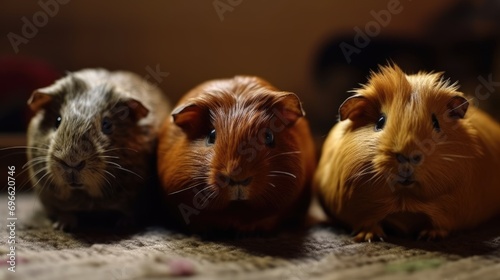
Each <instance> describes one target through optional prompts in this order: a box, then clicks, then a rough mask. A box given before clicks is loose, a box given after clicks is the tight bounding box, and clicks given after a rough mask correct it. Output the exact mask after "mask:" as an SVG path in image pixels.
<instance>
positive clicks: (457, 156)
mask: <svg viewBox="0 0 500 280" xmlns="http://www.w3.org/2000/svg"><path fill="white" fill-rule="evenodd" d="M442 156H445V157H450V158H468V159H473V158H474V157H468V156H461V155H453V154H443V155H442Z"/></svg>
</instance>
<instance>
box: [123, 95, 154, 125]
mask: <svg viewBox="0 0 500 280" xmlns="http://www.w3.org/2000/svg"><path fill="white" fill-rule="evenodd" d="M125 105H126V106H127V107H128V108H129V109H130V111H131V112H132V116H133V117H134V119H135V120H136V121H138V120H140V119H143V118H145V117H146V116H147V115H148V114H149V109H148V108H146V107H144V105H143V104H142V103H141V102H140V101H138V100H136V99H134V98H130V99H128V100H127V101H125Z"/></svg>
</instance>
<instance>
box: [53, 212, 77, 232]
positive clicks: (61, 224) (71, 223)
mask: <svg viewBox="0 0 500 280" xmlns="http://www.w3.org/2000/svg"><path fill="white" fill-rule="evenodd" d="M77 226H78V220H77V218H76V216H74V215H64V216H60V217H59V218H58V219H57V221H55V222H54V223H53V224H52V228H54V229H55V230H60V231H65V232H70V231H73V230H74V229H76V228H77Z"/></svg>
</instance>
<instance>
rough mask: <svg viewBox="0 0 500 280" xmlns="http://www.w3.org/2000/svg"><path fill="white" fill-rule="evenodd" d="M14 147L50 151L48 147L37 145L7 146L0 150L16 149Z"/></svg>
mask: <svg viewBox="0 0 500 280" xmlns="http://www.w3.org/2000/svg"><path fill="white" fill-rule="evenodd" d="M14 149H33V150H39V151H48V150H49V149H48V148H40V147H35V146H12V147H7V148H1V149H0V151H7V150H14Z"/></svg>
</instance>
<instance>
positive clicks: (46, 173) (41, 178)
mask: <svg viewBox="0 0 500 280" xmlns="http://www.w3.org/2000/svg"><path fill="white" fill-rule="evenodd" d="M44 170H45V171H47V169H44ZM47 175H50V173H49V172H45V174H44V175H43V176H42V177H40V179H38V181H36V183H34V184H33V187H34V186H36V185H38V183H40V181H41V180H43V178H45V176H47Z"/></svg>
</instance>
